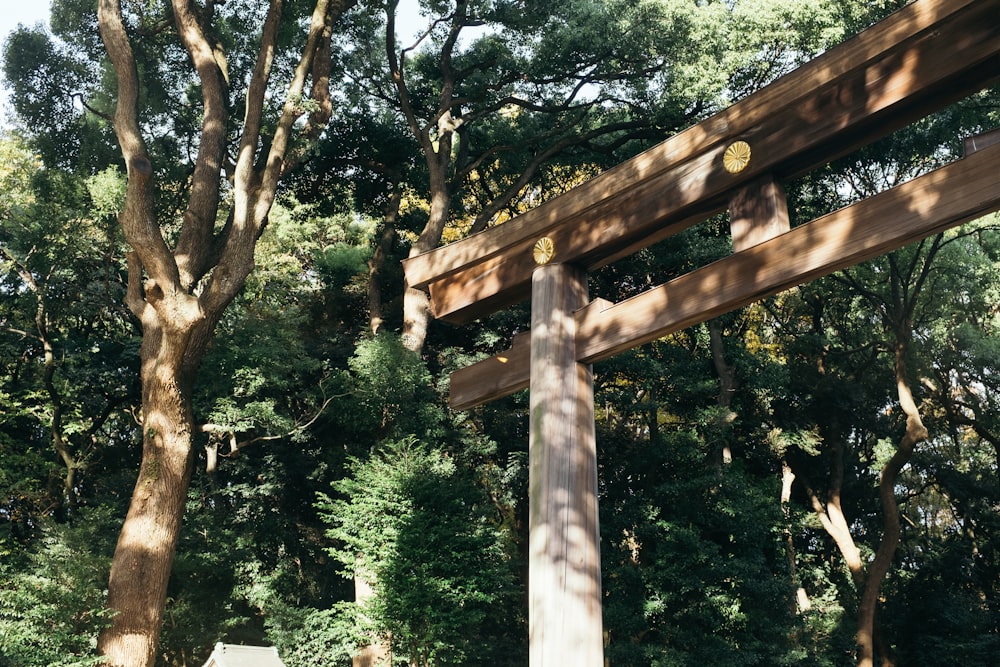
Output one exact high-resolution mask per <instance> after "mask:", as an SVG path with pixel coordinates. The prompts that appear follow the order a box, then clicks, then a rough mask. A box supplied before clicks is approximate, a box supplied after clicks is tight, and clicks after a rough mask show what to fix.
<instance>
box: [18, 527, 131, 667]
mask: <svg viewBox="0 0 1000 667" xmlns="http://www.w3.org/2000/svg"><path fill="white" fill-rule="evenodd" d="M115 524H116V517H114V516H112V515H111V514H110V513H108V512H106V511H103V510H91V511H85V512H82V513H81V515H80V516H79V520H78V521H77V522H76V523H75V524H74V525H52V524H46V525H45V527H44V528H43V531H42V535H41V537H40V538H39V539H38V540H37V541H36V542H35V544H34V546H33V547H32V548H31V549H30V550H29V551H24V552H18V553H14V554H11V553H3V552H0V665H4V667H8V666H9V667H33V666H37V667H84V666H85V665H96V664H99V663H100V658H98V657H97V655H96V653H95V649H96V646H97V634H98V633H99V632H100V630H101V629H102V628H103V627H104V626H105V624H106V620H107V615H106V613H105V611H104V610H103V606H104V589H105V582H106V581H107V576H108V569H109V566H110V554H111V547H112V543H111V542H110V539H113V535H114V532H113V531H114V526H115ZM109 538H110V539H109Z"/></svg>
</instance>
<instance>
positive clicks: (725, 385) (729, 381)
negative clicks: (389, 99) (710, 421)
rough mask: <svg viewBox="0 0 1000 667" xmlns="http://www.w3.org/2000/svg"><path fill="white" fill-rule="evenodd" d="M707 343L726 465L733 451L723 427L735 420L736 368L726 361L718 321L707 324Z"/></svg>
mask: <svg viewBox="0 0 1000 667" xmlns="http://www.w3.org/2000/svg"><path fill="white" fill-rule="evenodd" d="M708 335H709V343H710V346H711V349H712V363H713V365H714V366H715V372H716V374H717V375H718V376H719V397H718V399H717V404H718V406H719V410H720V413H721V414H720V415H719V417H720V419H721V420H722V423H720V424H719V426H720V429H719V435H720V436H721V443H720V446H719V448H720V454H719V455H720V456H721V457H722V463H723V464H725V465H728V464H730V463H732V462H733V450H732V448H731V447H730V446H729V438H728V437H727V436H728V434H729V429H728V428H722V427H723V426H724V425H728V424H731V423H732V421H733V420H734V419H736V413H735V412H733V411H732V404H733V396H734V395H735V393H736V389H737V386H738V385H737V381H736V367H735V366H733V365H732V364H730V363H729V362H727V361H726V350H725V346H724V345H723V342H722V325H721V324H720V323H719V320H717V319H714V320H709V322H708Z"/></svg>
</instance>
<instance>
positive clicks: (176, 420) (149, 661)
mask: <svg viewBox="0 0 1000 667" xmlns="http://www.w3.org/2000/svg"><path fill="white" fill-rule="evenodd" d="M144 325H145V331H144V336H143V344H142V349H141V352H140V355H141V358H142V387H143V395H142V417H143V418H142V430H143V434H142V466H141V469H140V473H139V478H138V480H137V481H136V486H135V489H134V491H133V494H132V502H131V504H130V505H129V510H128V514H127V515H126V517H125V523H124V525H123V526H122V531H121V534H120V535H119V537H118V544H117V546H116V547H115V555H114V558H113V560H112V564H111V577H110V580H109V583H108V607H109V608H110V609H113V610H115V615H114V616H113V617H112V619H111V626H110V627H108V628H107V629H106V630H105V631H104V632H103V633H102V634H101V637H100V641H99V643H98V645H99V648H100V650H101V653H102V654H103V655H104V656H106V657H107V659H108V661H109V664H110V665H113V666H115V667H119V666H122V667H124V666H129V667H133V666H138V665H142V666H144V667H152V665H154V664H155V662H156V650H157V644H158V642H159V636H160V628H161V625H162V622H163V611H164V607H165V604H166V596H167V582H168V580H169V578H170V569H171V565H172V563H173V557H174V550H175V547H176V545H177V540H178V537H179V535H180V529H181V518H182V516H183V514H184V503H185V500H186V498H187V491H188V486H189V484H190V481H191V468H192V461H193V457H192V455H191V454H192V436H193V422H192V415H191V405H190V390H189V387H188V382H187V381H186V380H185V378H184V372H183V358H184V354H185V348H186V347H187V336H186V335H183V334H181V333H179V332H178V333H174V334H167V333H165V332H164V331H163V330H162V328H161V327H160V326H159V325H158V323H155V322H149V321H148V320H147V322H144Z"/></svg>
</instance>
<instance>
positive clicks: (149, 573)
mask: <svg viewBox="0 0 1000 667" xmlns="http://www.w3.org/2000/svg"><path fill="white" fill-rule="evenodd" d="M353 4H354V3H353V2H352V1H351V0H341V1H336V0H334V1H328V0H317V2H315V3H312V4H309V5H305V6H303V5H300V4H294V3H288V5H287V6H286V3H284V2H282V1H281V0H272V1H271V2H270V3H269V4H268V6H267V8H266V11H265V12H264V13H263V15H262V16H260V18H261V19H262V21H261V23H260V32H259V33H258V35H257V36H258V39H259V41H258V44H257V48H256V57H255V59H253V56H251V55H250V54H247V53H243V54H238V55H239V57H240V58H242V59H244V60H252V62H253V65H252V68H251V70H250V71H249V72H247V73H246V74H247V77H246V81H243V80H241V79H240V78H235V77H231V76H230V68H229V61H228V60H227V52H226V47H227V45H228V44H231V43H232V41H231V38H232V33H233V31H236V30H238V26H237V25H235V24H232V22H233V21H236V20H239V19H240V12H241V11H249V10H250V8H249V7H232V6H230V7H223V6H222V5H221V4H216V3H215V2H208V3H206V4H205V5H204V6H200V5H197V4H195V3H193V2H190V1H189V0H174V2H172V3H171V4H170V5H169V6H167V5H163V4H159V3H156V4H154V5H152V6H143V7H132V6H129V7H128V9H129V10H130V11H129V12H124V11H123V4H122V3H121V2H119V1H116V0H101V1H100V2H99V3H98V6H97V19H98V26H99V29H100V35H101V38H102V40H103V43H104V46H105V49H106V51H107V55H108V58H109V60H110V62H111V65H112V67H113V69H114V73H115V76H116V79H117V92H116V95H115V100H116V102H115V110H114V114H113V126H114V131H115V135H116V137H117V139H118V143H119V145H120V147H121V151H122V157H123V158H124V162H125V167H126V173H127V189H126V195H125V202H124V207H123V210H122V212H121V214H120V216H119V222H120V225H121V228H122V231H123V232H124V234H125V238H126V240H127V241H128V243H129V246H130V247H131V250H130V252H129V254H128V272H129V276H128V291H127V296H126V303H127V304H128V306H129V308H130V309H131V310H132V312H133V313H134V314H135V316H136V317H137V318H138V319H139V321H140V322H141V325H142V331H143V340H142V346H141V350H140V360H141V371H140V375H141V381H142V409H141V419H142V439H143V444H142V462H141V469H140V473H139V478H138V481H137V483H136V486H135V489H134V491H133V495H132V502H131V504H130V506H129V511H128V514H127V516H126V519H125V523H124V525H123V526H122V531H121V535H120V536H119V539H118V544H117V547H116V550H115V556H114V559H113V561H112V567H111V575H110V580H109V584H108V606H109V608H110V609H111V610H112V611H113V613H114V616H113V620H112V624H111V627H110V628H108V629H107V630H106V631H105V632H104V633H102V635H101V638H100V642H99V646H100V650H101V651H102V653H103V654H104V655H105V656H106V657H107V658H108V661H109V663H110V664H112V665H116V666H118V665H121V666H125V665H128V666H133V665H136V666H138V665H144V666H149V665H152V664H153V662H154V661H155V656H156V648H157V643H158V638H159V634H160V628H161V625H162V617H163V610H164V601H165V598H166V592H167V581H168V578H169V574H170V569H171V564H172V561H173V555H174V550H175V548H176V545H177V540H178V537H179V534H180V525H181V519H182V516H183V511H184V503H185V500H186V498H187V489H188V486H189V483H190V479H191V469H192V452H193V444H194V438H195V434H196V429H195V422H194V418H193V415H192V409H191V395H192V390H193V387H194V383H195V378H196V373H197V369H198V365H199V363H200V361H201V359H202V357H203V356H204V354H205V351H206V349H207V347H208V344H209V341H210V340H211V339H212V335H213V332H214V330H215V327H216V325H217V324H218V322H219V320H220V318H221V317H222V314H223V312H224V311H225V309H226V307H227V306H228V305H229V303H230V302H231V301H232V300H233V299H234V298H235V296H236V295H237V294H238V293H239V291H240V289H241V288H242V286H243V284H244V282H245V280H246V278H247V275H248V274H249V273H250V271H251V270H252V268H253V255H254V247H255V244H256V241H257V239H258V238H259V236H260V234H261V232H262V231H263V229H264V225H265V224H266V222H267V218H268V213H269V211H270V209H271V205H272V203H273V201H274V197H275V193H276V190H277V186H278V182H279V180H280V178H281V177H282V176H283V175H284V174H285V173H287V171H288V170H289V169H290V168H291V167H292V166H293V165H294V164H295V162H296V159H297V157H298V156H299V154H300V153H299V150H301V148H302V146H301V144H300V145H298V146H296V144H295V143H294V141H295V140H296V138H297V137H298V138H299V140H300V141H301V140H308V139H309V138H310V137H312V136H315V134H316V133H317V132H318V131H319V130H320V129H321V128H322V126H323V125H324V124H325V122H326V120H327V119H328V118H329V115H330V113H331V111H332V104H331V100H330V95H329V65H330V57H329V49H330V39H331V35H332V26H333V25H334V24H335V23H336V22H337V21H338V20H339V19H340V18H341V16H342V15H343V14H344V13H345V12H346V11H347V10H348V9H350V8H351V7H352V6H353ZM306 17H308V18H306ZM304 18H306V20H307V21H308V29H307V31H306V34H305V35H303V36H302V38H301V39H296V38H293V37H294V35H293V34H290V33H289V30H290V29H291V26H292V25H294V24H295V23H296V22H298V21H300V20H302V19H304ZM171 19H172V25H173V28H172V30H171V31H170V32H171V33H172V34H175V35H176V38H177V39H178V40H179V44H177V45H176V46H175V47H174V48H177V47H180V48H182V49H183V51H184V52H185V53H186V54H187V57H188V58H189V64H190V66H191V67H192V68H193V70H194V73H195V74H196V76H197V80H198V85H199V88H200V91H199V92H200V95H201V99H200V103H201V107H202V117H201V122H200V126H199V127H198V128H197V133H196V134H197V138H196V139H192V141H193V144H192V146H193V148H194V159H193V160H192V162H191V163H190V169H191V171H190V180H189V182H188V183H186V184H185V185H186V189H185V192H186V198H187V202H186V205H185V206H184V207H183V212H182V214H181V216H180V219H178V220H170V219H163V218H162V217H158V215H157V209H156V205H155V203H156V202H155V200H156V197H157V196H158V195H160V194H162V193H160V192H158V186H157V182H156V178H155V176H156V173H157V170H156V168H155V166H154V160H153V156H152V155H151V151H150V149H149V147H148V144H147V136H146V134H145V133H144V129H145V128H146V127H147V125H146V122H147V119H145V118H144V117H143V114H144V111H145V110H146V109H145V106H144V104H143V96H142V95H143V90H144V88H145V87H146V85H147V83H146V82H144V80H143V78H142V75H141V74H140V72H142V71H144V70H143V69H141V68H140V66H139V65H140V62H139V61H138V59H137V57H136V50H135V45H136V44H140V43H141V38H142V36H143V34H144V33H146V32H147V31H157V32H163V31H167V30H169V28H168V27H169V26H170V24H171ZM227 20H228V21H229V22H230V24H229V25H227V24H226V22H227ZM227 38H228V39H227ZM293 47H294V48H296V49H297V50H298V53H299V55H298V56H297V57H296V58H289V57H288V51H287V49H290V48H293ZM285 67H287V68H288V69H287V70H286V69H285ZM277 77H287V80H286V81H285V82H284V85H285V86H286V90H285V94H284V100H283V103H282V105H281V106H280V108H272V107H270V104H269V101H268V100H269V98H270V95H269V93H272V92H273V91H274V88H275V86H278V85H281V84H280V83H279V82H278V81H276V80H275V79H276V78H277ZM244 83H245V85H246V88H245V90H242V86H243V85H244ZM239 94H243V95H245V98H244V100H243V102H242V106H243V118H242V122H241V124H240V125H239V126H237V127H233V126H231V124H230V115H231V108H232V106H231V105H232V100H233V98H234V97H235V96H236V95H239ZM307 109H310V110H311V111H312V112H311V113H307ZM304 116H307V120H306V122H304V123H297V122H296V121H298V120H299V119H300V118H303V117H304ZM234 136H235V137H236V140H235V145H233V146H230V141H231V140H232V137H234ZM230 149H232V150H231V151H230ZM227 184H228V185H227ZM223 205H225V206H226V207H227V208H228V210H222V209H223ZM220 221H221V222H222V223H223V224H222V225H221V227H220V225H219V222H220ZM172 225H176V228H177V231H176V233H171V230H170V227H171V226H172Z"/></svg>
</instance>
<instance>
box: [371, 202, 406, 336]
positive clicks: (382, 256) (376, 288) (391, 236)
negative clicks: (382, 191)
mask: <svg viewBox="0 0 1000 667" xmlns="http://www.w3.org/2000/svg"><path fill="white" fill-rule="evenodd" d="M402 199H403V192H402V190H401V189H400V187H399V186H398V184H397V185H394V187H393V188H392V191H391V192H390V193H389V203H388V204H386V210H385V219H384V221H383V226H382V234H381V235H380V236H379V240H378V244H377V245H376V246H375V252H374V253H372V257H371V259H369V260H368V328H369V330H370V331H371V333H372V335H373V336H374V335H375V334H377V333H378V332H379V330H381V328H382V322H383V319H384V313H383V308H382V271H383V270H384V269H385V260H386V257H387V256H388V255H389V252H390V250H392V244H393V243H394V242H395V240H396V223H397V222H398V220H399V204H400V202H401V201H402Z"/></svg>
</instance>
